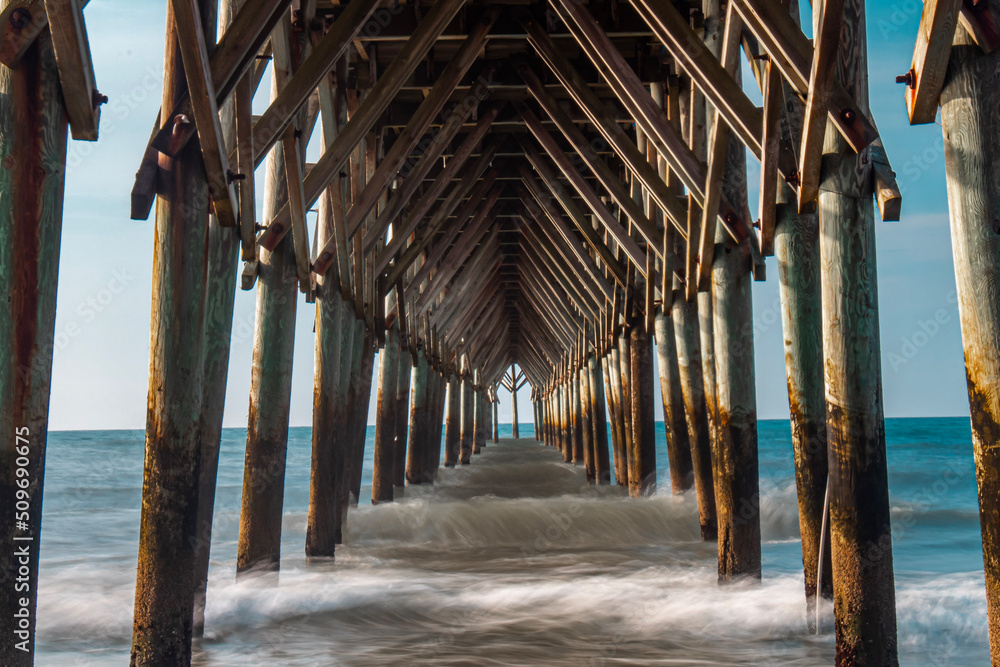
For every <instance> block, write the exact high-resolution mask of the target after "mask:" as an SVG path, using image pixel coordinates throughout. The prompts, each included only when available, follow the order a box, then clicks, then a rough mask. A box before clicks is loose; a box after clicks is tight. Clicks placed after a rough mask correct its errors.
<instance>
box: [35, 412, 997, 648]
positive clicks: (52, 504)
mask: <svg viewBox="0 0 1000 667" xmlns="http://www.w3.org/2000/svg"><path fill="white" fill-rule="evenodd" d="M521 432H522V434H525V433H526V434H527V435H528V436H530V435H531V427H530V425H528V427H527V428H522V431H521ZM759 432H760V476H761V492H762V493H761V496H762V503H761V506H762V527H763V537H764V545H763V556H764V578H763V582H762V584H761V585H759V586H736V587H728V588H719V587H718V586H717V585H716V583H715V577H716V575H715V568H716V563H715V559H716V552H715V546H714V545H706V544H703V543H702V542H701V541H700V540H699V536H698V521H697V508H696V505H695V502H694V497H693V496H692V495H688V496H685V497H673V496H670V495H658V496H656V497H653V498H647V499H639V500H632V499H629V498H627V497H624V496H623V495H622V492H621V490H620V489H619V488H617V487H602V488H600V489H595V488H593V487H587V485H586V483H585V479H584V476H583V471H582V469H581V467H579V466H577V467H574V466H572V465H567V464H563V463H562V462H561V458H560V456H559V454H558V453H557V452H556V451H555V450H554V449H552V448H546V447H542V446H539V445H537V444H534V443H531V442H528V441H519V442H511V443H509V444H501V445H493V444H492V443H490V444H488V446H487V447H486V449H485V450H484V452H483V453H482V454H480V455H478V456H475V457H474V458H473V465H471V466H467V467H464V468H458V469H455V470H442V471H441V473H440V476H439V481H438V483H437V484H436V485H435V486H434V487H433V488H430V487H408V488H407V490H406V494H405V497H404V498H403V499H402V500H401V501H400V502H397V503H392V504H384V505H379V506H378V507H372V506H371V505H370V504H369V503H367V502H366V499H367V497H368V496H370V480H371V442H372V438H373V434H372V429H371V428H369V436H368V438H369V447H368V450H367V458H366V467H365V488H363V489H362V503H361V506H360V507H359V508H357V509H354V510H352V511H351V513H350V515H349V517H348V525H347V529H346V535H345V545H344V546H343V547H342V548H341V549H340V551H339V552H338V556H337V561H336V563H335V564H324V565H318V566H317V565H308V566H307V565H306V563H305V561H304V557H303V544H304V538H305V522H306V510H307V501H308V484H307V482H308V475H309V450H310V434H309V429H308V428H293V429H291V431H290V435H289V446H288V468H287V477H286V485H285V500H284V507H285V514H284V520H283V537H282V570H281V574H280V582H279V584H278V585H277V586H263V585H260V584H259V583H255V582H242V583H240V584H236V583H235V581H234V575H235V559H236V537H237V528H238V523H239V504H240V493H241V484H242V474H243V471H242V468H243V446H244V438H245V433H244V431H242V430H239V429H229V430H226V431H225V432H224V435H223V442H222V453H221V457H220V464H219V482H218V486H219V488H218V495H217V500H216V516H215V525H214V534H213V545H212V564H211V573H210V582H209V589H208V607H207V614H206V635H205V638H204V639H202V640H197V641H196V642H195V649H194V650H195V664H197V665H204V666H213V667H215V666H219V667H221V666H228V665H288V666H306V665H317V666H319V665H323V666H325V665H454V666H458V665H463V666H464V665H469V666H473V665H524V666H528V665H532V666H533V665H567V666H568V665H593V666H598V665H674V666H676V665H700V666H705V665H829V664H833V635H832V632H831V631H830V628H829V624H828V623H826V624H825V625H826V627H824V628H821V632H820V634H818V635H816V634H811V633H810V632H809V631H808V629H807V623H806V618H805V603H804V599H803V592H802V574H801V554H800V550H799V549H800V546H799V541H798V519H797V516H796V501H795V488H794V478H793V474H792V460H791V442H790V438H789V431H788V422H787V421H766V422H761V424H760V431H759ZM509 434H510V427H509V426H504V427H501V437H504V436H508V437H509ZM886 434H887V440H888V458H889V468H890V473H889V482H890V495H891V504H892V521H893V553H894V559H895V573H896V605H897V616H898V626H899V650H900V662H901V664H903V665H936V666H940V665H963V666H965V665H987V664H989V653H988V638H987V625H986V601H985V592H984V583H983V566H982V550H981V546H980V537H979V521H978V514H977V509H976V487H975V475H974V471H973V465H972V454H971V441H970V435H969V421H968V419H895V420H888V421H887V423H886ZM659 438H660V443H659V445H660V446H659V450H658V453H657V456H658V463H659V467H660V471H661V472H660V475H661V480H660V488H662V489H669V486H668V484H667V483H666V450H665V443H664V442H662V439H663V433H662V429H661V430H660V432H659ZM142 449H143V434H142V432H141V431H88V432H59V433H52V434H50V437H49V450H48V457H47V458H48V461H47V471H46V479H45V500H44V508H45V510H44V511H45V513H44V519H43V528H42V540H41V549H42V552H41V554H42V565H41V574H40V578H41V581H40V585H39V612H38V632H37V640H38V644H37V650H38V658H37V662H36V664H38V665H60V666H62V665H71V666H73V665H124V664H127V662H128V654H129V642H130V636H131V615H132V605H133V600H134V586H135V564H136V554H137V543H138V531H139V507H140V500H141V486H142V461H143V451H142ZM827 611H829V610H827Z"/></svg>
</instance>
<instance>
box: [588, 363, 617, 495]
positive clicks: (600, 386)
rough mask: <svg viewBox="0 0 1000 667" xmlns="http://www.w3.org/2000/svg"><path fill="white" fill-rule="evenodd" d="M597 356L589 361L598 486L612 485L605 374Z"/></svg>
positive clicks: (592, 426) (595, 469) (595, 467)
mask: <svg viewBox="0 0 1000 667" xmlns="http://www.w3.org/2000/svg"><path fill="white" fill-rule="evenodd" d="M601 370H602V369H601V364H600V363H599V362H598V361H597V355H596V354H592V355H590V357H588V359H587V373H588V374H589V378H588V385H589V386H590V413H591V428H592V429H593V436H592V441H593V445H594V475H595V478H596V480H597V483H598V484H610V483H611V462H610V456H609V454H608V417H607V412H606V408H605V404H604V374H603V373H602V372H601Z"/></svg>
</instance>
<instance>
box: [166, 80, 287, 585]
mask: <svg viewBox="0 0 1000 667" xmlns="http://www.w3.org/2000/svg"><path fill="white" fill-rule="evenodd" d="M278 92H279V90H278V88H277V81H273V82H272V87H271V98H272V99H274V98H275V97H277V95H278ZM165 106H166V105H165ZM285 158H286V156H285V154H284V150H283V148H282V144H281V143H277V144H275V146H274V148H273V149H272V150H271V153H270V154H269V155H268V159H267V168H266V174H265V191H264V219H265V220H270V219H271V218H273V217H274V215H275V214H276V213H277V212H278V211H279V210H281V208H282V206H283V205H284V203H285V201H286V200H287V198H288V188H287V184H286V181H285ZM297 285H298V281H297V278H296V267H295V249H294V246H293V244H292V235H291V234H289V235H287V236H286V237H285V238H284V239H282V240H281V241H280V242H279V243H278V246H277V247H276V248H275V249H274V252H269V251H268V250H267V249H265V248H261V249H260V250H259V252H258V278H257V318H256V324H255V327H254V346H253V367H252V370H251V376H250V416H249V423H248V426H247V446H246V463H245V465H244V470H243V502H242V507H241V509H240V532H239V542H238V546H237V556H236V571H237V573H238V574H241V573H244V572H247V571H249V570H251V569H253V570H274V571H276V570H277V569H278V567H279V561H280V558H281V514H282V505H283V500H284V490H285V452H286V447H287V445H288V414H289V407H290V403H291V391H292V353H293V350H294V345H295V309H296V304H297V301H298V295H297V289H298V287H297Z"/></svg>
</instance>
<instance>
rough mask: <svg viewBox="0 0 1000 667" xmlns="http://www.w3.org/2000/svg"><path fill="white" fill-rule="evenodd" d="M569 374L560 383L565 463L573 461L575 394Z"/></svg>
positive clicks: (561, 427) (561, 431)
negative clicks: (573, 393)
mask: <svg viewBox="0 0 1000 667" xmlns="http://www.w3.org/2000/svg"><path fill="white" fill-rule="evenodd" d="M568 377H569V374H568V373H564V375H563V380H562V382H561V383H560V385H559V400H560V406H559V407H560V413H559V420H560V438H561V439H562V452H563V461H564V462H565V463H572V462H573V415H572V413H571V406H572V403H573V395H572V392H571V391H570V388H569V381H568V379H567V378H568Z"/></svg>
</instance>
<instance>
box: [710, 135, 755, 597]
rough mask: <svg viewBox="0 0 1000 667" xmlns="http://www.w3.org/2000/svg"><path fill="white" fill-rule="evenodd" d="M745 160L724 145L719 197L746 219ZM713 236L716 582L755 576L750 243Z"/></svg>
mask: <svg viewBox="0 0 1000 667" xmlns="http://www.w3.org/2000/svg"><path fill="white" fill-rule="evenodd" d="M717 122H721V121H717ZM744 160H745V149H744V147H743V145H742V144H740V143H739V142H738V141H737V140H736V139H730V140H728V150H727V152H726V163H725V168H724V175H723V181H722V193H723V195H724V196H725V197H726V198H727V199H728V200H729V201H730V202H734V203H735V204H734V205H737V206H740V209H741V210H742V211H743V215H744V219H749V211H748V210H747V206H746V164H745V161H744ZM716 231H717V234H716V237H715V240H716V247H717V249H718V251H717V252H715V253H714V259H713V263H712V284H711V289H712V299H713V315H714V336H715V368H716V383H717V385H716V390H717V392H718V395H717V400H718V411H719V422H718V428H719V442H718V449H717V451H716V460H715V462H714V463H715V499H716V511H717V513H718V522H719V523H718V526H719V581H720V582H728V581H733V580H737V579H741V578H744V577H751V578H760V576H761V569H760V568H761V565H760V558H761V556H760V549H761V547H760V495H759V478H758V466H757V396H756V387H755V384H754V382H755V381H754V349H753V303H752V301H751V292H750V287H751V281H752V277H751V273H750V246H749V242H748V241H744V242H743V243H741V244H740V245H737V246H732V245H730V244H728V243H727V242H726V238H725V232H724V231H723V230H722V227H721V225H720V226H718V228H717V229H716Z"/></svg>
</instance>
